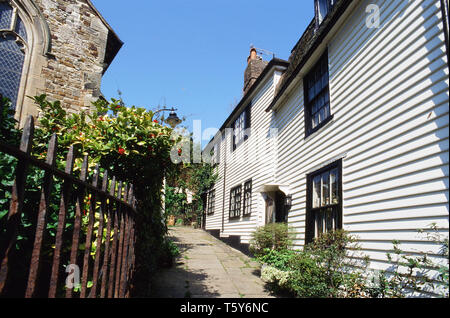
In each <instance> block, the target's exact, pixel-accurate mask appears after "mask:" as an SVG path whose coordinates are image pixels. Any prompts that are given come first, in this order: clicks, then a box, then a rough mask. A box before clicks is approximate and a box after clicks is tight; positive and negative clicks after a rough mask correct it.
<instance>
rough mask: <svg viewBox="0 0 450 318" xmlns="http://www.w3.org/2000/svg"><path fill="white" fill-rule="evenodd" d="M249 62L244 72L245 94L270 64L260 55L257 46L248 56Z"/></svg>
mask: <svg viewBox="0 0 450 318" xmlns="http://www.w3.org/2000/svg"><path fill="white" fill-rule="evenodd" d="M247 63H248V65H247V68H246V69H245V73H244V95H245V94H246V93H247V92H248V90H249V89H250V88H251V87H252V85H253V84H254V83H255V82H256V80H257V79H258V77H259V75H261V73H262V71H263V70H264V68H265V67H266V66H267V64H268V62H266V61H263V59H262V58H261V57H260V56H258V54H257V53H256V49H255V48H251V49H250V56H249V57H248V58H247Z"/></svg>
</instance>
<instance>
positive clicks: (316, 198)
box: [313, 176, 320, 208]
mask: <svg viewBox="0 0 450 318" xmlns="http://www.w3.org/2000/svg"><path fill="white" fill-rule="evenodd" d="M318 207H320V176H317V177H315V178H314V180H313V208H318Z"/></svg>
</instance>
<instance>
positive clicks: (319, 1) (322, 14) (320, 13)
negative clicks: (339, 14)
mask: <svg viewBox="0 0 450 318" xmlns="http://www.w3.org/2000/svg"><path fill="white" fill-rule="evenodd" d="M335 2H336V0H316V17H317V22H318V25H320V23H322V21H323V20H324V19H325V18H326V16H327V15H328V12H330V11H331V8H333V6H334V3H335Z"/></svg>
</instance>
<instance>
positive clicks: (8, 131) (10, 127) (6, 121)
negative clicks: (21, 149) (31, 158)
mask: <svg viewBox="0 0 450 318" xmlns="http://www.w3.org/2000/svg"><path fill="white" fill-rule="evenodd" d="M0 97H1V95H0ZM0 103H1V106H2V107H0V109H1V112H0V141H3V142H7V143H9V144H11V145H18V144H19V141H20V131H19V130H18V129H17V122H16V120H15V119H14V113H15V111H14V109H12V108H11V101H10V100H9V99H7V98H6V97H1V100H0Z"/></svg>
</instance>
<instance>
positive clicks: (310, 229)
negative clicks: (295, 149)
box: [306, 161, 342, 243]
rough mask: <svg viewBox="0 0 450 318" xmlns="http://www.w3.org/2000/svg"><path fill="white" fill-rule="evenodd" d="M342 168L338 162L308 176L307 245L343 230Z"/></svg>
mask: <svg viewBox="0 0 450 318" xmlns="http://www.w3.org/2000/svg"><path fill="white" fill-rule="evenodd" d="M341 167H342V163H341V161H338V162H336V163H333V164H331V165H329V166H327V167H325V168H322V169H320V170H319V171H317V172H314V173H312V174H310V175H308V176H307V203H306V206H307V211H306V219H307V220H306V223H307V225H306V227H307V228H306V239H307V243H309V242H311V241H312V240H313V239H314V238H316V237H318V236H319V235H320V234H322V233H326V232H329V231H332V230H337V229H341V228H342V191H341V189H342V178H341V170H342V168H341Z"/></svg>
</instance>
